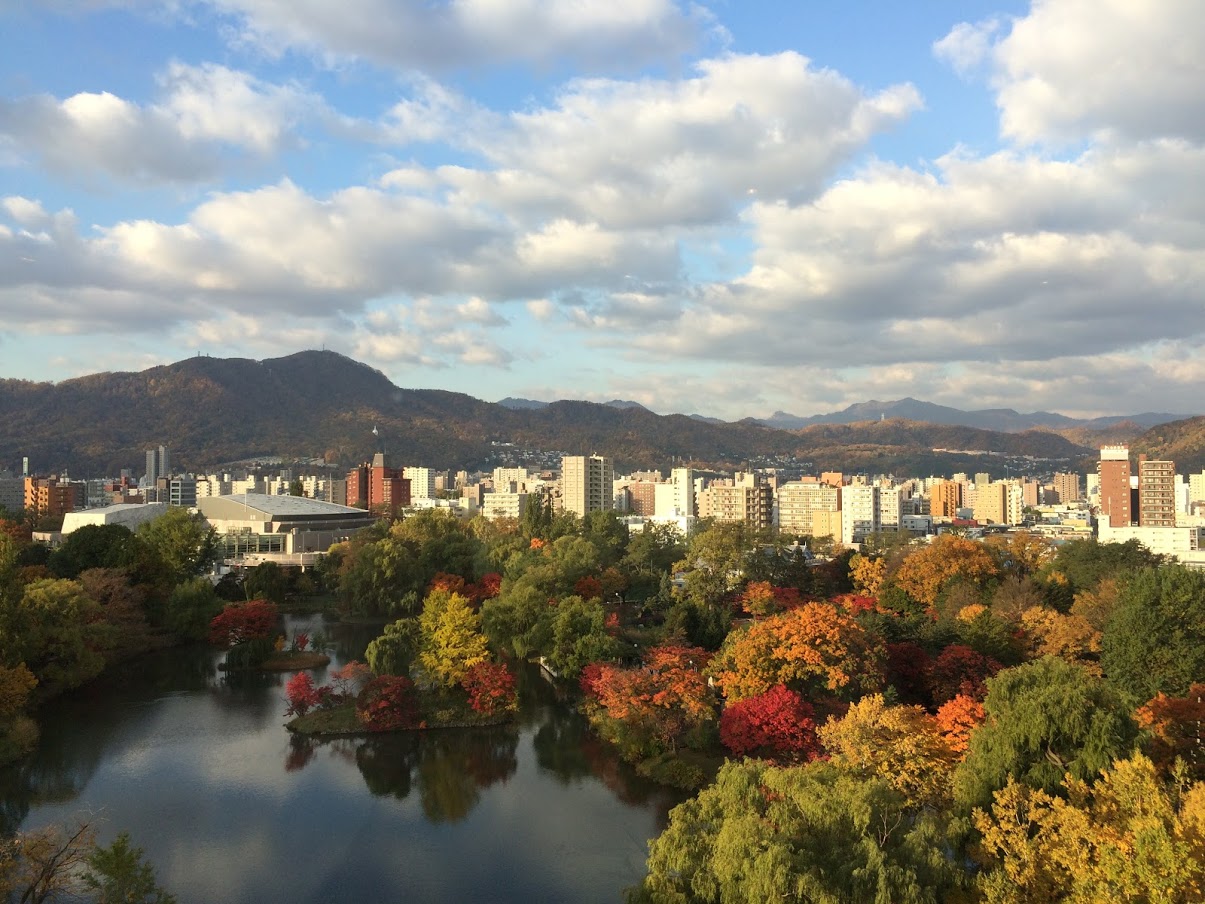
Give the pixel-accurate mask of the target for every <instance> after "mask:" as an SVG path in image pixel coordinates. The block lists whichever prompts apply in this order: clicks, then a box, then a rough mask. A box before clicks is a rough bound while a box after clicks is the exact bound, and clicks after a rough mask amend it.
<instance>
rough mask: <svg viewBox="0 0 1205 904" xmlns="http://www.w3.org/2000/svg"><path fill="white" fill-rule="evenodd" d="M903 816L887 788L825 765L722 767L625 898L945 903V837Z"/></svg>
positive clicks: (954, 873)
mask: <svg viewBox="0 0 1205 904" xmlns="http://www.w3.org/2000/svg"><path fill="white" fill-rule="evenodd" d="M907 810H908V808H907V805H906V803H905V801H904V799H903V797H902V796H901V795H900V794H899V793H898V792H896V791H895V790H894V789H892V788H891V787H890V786H889V785H888V784H887V783H886V782H883V781H880V780H878V779H860V778H857V777H855V776H853V775H850V774H848V773H846V772H842V771H841V770H839V769H836V768H835V767H833V766H832V765H830V764H828V763H811V764H809V765H807V766H803V767H796V768H791V769H783V768H778V767H774V766H770V765H767V764H765V763H763V762H760V761H757V760H746V761H744V762H743V763H738V762H732V763H728V764H727V765H725V766H724V767H723V768H722V769H721V770H720V773H719V775H718V776H717V778H716V781H715V783H714V784H712V785H711V786H709V787H707V788H705V789H704V790H703V791H701V792H700V793H699V795H698V796H697V797H695V798H693V799H692V800H688V801H686V802H685V803H683V804H680V805H678V806H677V807H675V808H674V809H673V810H672V811H671V812H670V817H669V826H668V827H667V828H666V830H665V831H664V832H662V834H661V835H660V836H659V837H658V838H657V839H656V840H654V841H653V842H652V843H651V844H650V846H649V860H648V876H647V878H646V879H645V880H644V883H643V884H642V886H641V888H640V890H639V891H638V893H637V894H636V896H635V897H634V899H633V900H636V901H644V902H653V904H663V902H664V904H670V902H674V904H681V902H692V904H694V902H705V904H745V902H750V901H784V900H793V901H815V902H832V904H837V902H844V901H884V902H886V901H890V902H893V904H919V902H928V904H933V902H938V901H949V900H956V899H957V896H958V893H959V890H960V889H961V887H962V886H963V885H964V884H965V878H964V875H963V872H962V870H961V868H960V867H959V866H958V864H956V863H955V862H953V861H952V860H951V858H950V856H949V855H948V854H947V853H946V851H947V849H948V839H949V838H950V834H949V833H948V832H947V831H946V828H945V826H944V825H943V824H942V823H941V822H940V821H939V820H938V819H937V818H936V817H935V816H933V815H930V814H926V815H923V816H921V817H919V818H912V817H910V815H909V814H908V812H907Z"/></svg>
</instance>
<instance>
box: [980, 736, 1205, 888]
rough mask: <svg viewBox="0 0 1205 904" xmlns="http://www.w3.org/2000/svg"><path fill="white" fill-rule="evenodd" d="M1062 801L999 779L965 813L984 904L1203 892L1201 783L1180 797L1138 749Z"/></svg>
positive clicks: (1072, 787) (1204, 806) (1076, 784)
mask: <svg viewBox="0 0 1205 904" xmlns="http://www.w3.org/2000/svg"><path fill="white" fill-rule="evenodd" d="M1064 784H1065V787H1066V791H1067V799H1066V800H1064V799H1062V798H1060V797H1055V796H1052V795H1050V794H1047V793H1046V792H1044V791H1039V790H1035V789H1033V788H1030V787H1028V786H1026V785H1020V784H1017V783H1016V782H1014V781H1012V780H1011V779H1010V780H1009V783H1008V784H1007V785H1006V786H1005V787H1004V789H1003V790H1001V791H998V792H996V795H995V801H994V803H993V805H992V809H991V812H990V813H986V812H984V811H983V810H978V809H977V810H976V811H975V817H974V819H975V827H976V828H977V829H978V830H979V832H980V833H981V834H982V842H981V845H980V852H981V856H982V859H983V860H984V863H985V866H987V867H988V869H987V870H986V871H985V872H984V873H983V874H982V876H981V880H980V881H981V888H982V892H983V900H984V902H986V904H1022V902H1030V901H1065V902H1069V904H1126V902H1133V901H1143V902H1148V904H1189V902H1199V901H1201V900H1202V898H1203V896H1205V831H1203V830H1205V783H1201V782H1198V783H1196V784H1195V785H1193V786H1191V787H1190V788H1189V789H1187V790H1186V791H1185V792H1184V793H1183V794H1180V793H1179V792H1178V791H1177V789H1176V788H1174V787H1168V786H1165V785H1163V784H1162V783H1161V782H1160V781H1159V778H1158V775H1157V773H1156V770H1155V767H1154V764H1153V763H1151V761H1150V760H1149V759H1147V758H1146V757H1144V756H1142V755H1141V754H1138V755H1135V756H1134V757H1133V758H1131V759H1128V760H1118V761H1116V762H1115V763H1114V764H1113V768H1112V769H1111V770H1106V771H1104V772H1102V773H1101V778H1100V780H1099V781H1097V782H1096V783H1095V784H1092V785H1089V784H1088V783H1086V782H1083V781H1079V780H1075V779H1070V778H1069V779H1067V781H1066V782H1065V783H1064Z"/></svg>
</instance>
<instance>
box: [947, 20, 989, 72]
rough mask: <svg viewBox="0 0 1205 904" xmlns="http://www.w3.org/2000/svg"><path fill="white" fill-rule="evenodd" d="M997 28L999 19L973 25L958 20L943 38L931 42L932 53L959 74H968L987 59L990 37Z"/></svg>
mask: <svg viewBox="0 0 1205 904" xmlns="http://www.w3.org/2000/svg"><path fill="white" fill-rule="evenodd" d="M999 30H1000V20H999V19H986V20H984V21H982V22H977V23H975V24H974V25H972V24H970V23H969V22H959V23H958V24H957V25H955V26H954V27H953V28H952V29H950V31H949V33H948V34H947V35H946V36H945V37H944V38H941V39H940V40H938V41H934V42H933V54H934V56H936V57H937V58H938V59H939V60H944V61H945V62H946V63H949V64H950V66H952V67H953V68H954V71H955V72H957V73H958V74H959V75H968V74H970V73H971V72H973V71H974V70H975V69H977V68H978V67H979V66H980V64H982V63H983V62H984V61H985V60H987V59H988V57H989V55H990V54H991V49H992V38H993V37H994V36H995V34H996V33H997V32H998V31H999Z"/></svg>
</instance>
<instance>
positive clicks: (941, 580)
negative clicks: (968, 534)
mask: <svg viewBox="0 0 1205 904" xmlns="http://www.w3.org/2000/svg"><path fill="white" fill-rule="evenodd" d="M999 574H1000V566H999V564H998V563H997V561H996V557H995V556H994V555H993V554H992V552H991V550H989V549H988V548H987V547H985V546H984V545H983V544H982V543H978V542H976V541H974V540H968V539H966V538H965V537H957V536H954V535H953V534H942V535H940V536H939V537H937V538H936V539H935V540H934V541H933V542H932V543H930V544H929V545H928V546H926V547H922V548H920V549H917V550H915V551H914V552H913V553H912V554H911V555H909V556H908V558H906V559H904V561H903V563H902V564H901V565H900V567H899V570H898V571H897V572H896V574H895V583H896V584H898V585H899V587H900V588H901V589H903V590H904V591H905V592H906V593H907V594H908V596H910V597H911V598H912V599H914V600H916V601H917V602H919V603H922V604H923V605H926V606H929V607H933V606H936V605H937V600H938V596H939V595H940V594H941V592H942V590H944V589H945V588H946V587H947V586H948V585H950V584H951V583H953V582H957V581H961V582H964V583H967V584H970V585H972V586H974V587H977V588H980V589H981V588H983V587H985V586H986V585H987V582H989V581H991V580H993V579H994V578H996V577H998V576H999Z"/></svg>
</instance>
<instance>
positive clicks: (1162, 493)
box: [1138, 455, 1176, 527]
mask: <svg viewBox="0 0 1205 904" xmlns="http://www.w3.org/2000/svg"><path fill="white" fill-rule="evenodd" d="M1138 526H1139V527H1175V526H1176V464H1175V462H1171V461H1154V460H1151V461H1148V460H1147V457H1146V456H1145V455H1139V456H1138Z"/></svg>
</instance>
